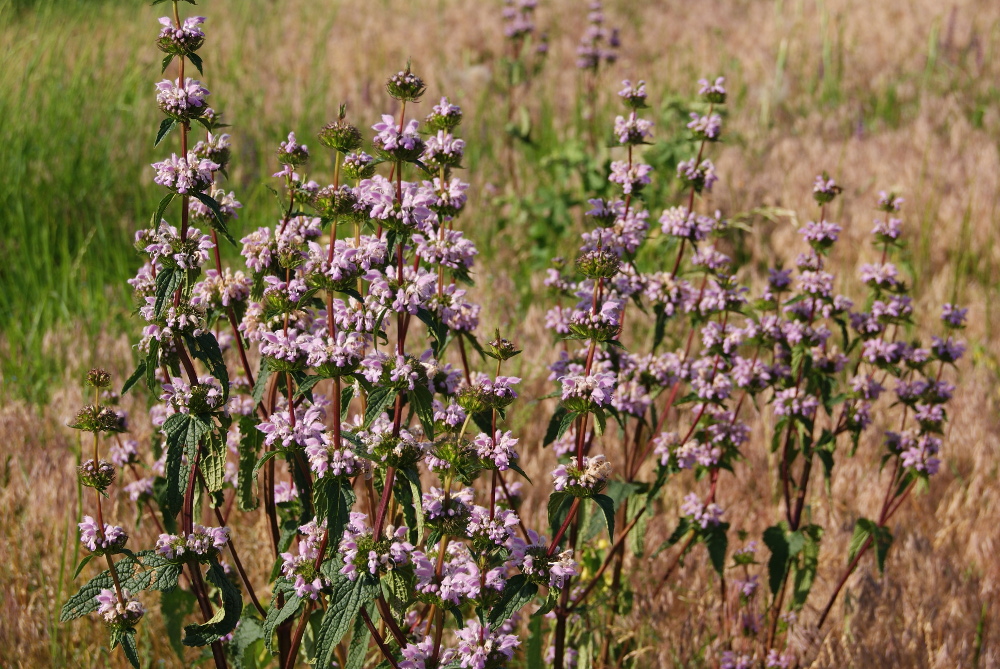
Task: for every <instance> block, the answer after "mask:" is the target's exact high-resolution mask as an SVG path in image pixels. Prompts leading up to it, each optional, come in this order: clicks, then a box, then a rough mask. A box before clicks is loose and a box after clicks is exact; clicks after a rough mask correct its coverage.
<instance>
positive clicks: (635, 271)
mask: <svg viewBox="0 0 1000 669" xmlns="http://www.w3.org/2000/svg"><path fill="white" fill-rule="evenodd" d="M619 96H620V98H621V100H622V103H623V104H624V106H625V108H626V111H625V114H624V115H621V116H618V118H617V119H616V120H615V124H614V133H615V135H616V136H617V139H618V142H619V144H620V146H621V150H622V154H623V155H622V158H623V159H619V160H615V161H613V162H612V163H611V165H610V175H609V176H608V180H609V181H610V182H611V183H612V184H614V186H615V187H616V188H617V189H618V191H619V196H618V197H612V198H610V199H592V200H590V205H591V209H590V211H588V212H587V215H588V217H589V220H590V221H592V227H590V228H589V229H588V230H587V231H586V232H584V233H583V235H582V240H581V245H580V247H579V255H578V256H577V259H576V262H575V266H573V267H572V268H570V267H567V266H566V265H565V263H563V262H562V261H560V264H559V265H557V267H556V268H554V269H550V270H549V273H548V277H547V279H546V284H547V285H548V286H549V287H550V288H551V289H552V290H553V292H554V293H555V294H556V295H557V296H558V303H557V304H556V306H554V307H553V308H552V309H551V310H550V311H549V312H548V315H547V325H548V327H549V328H550V329H551V330H552V331H553V333H554V334H555V335H556V336H557V338H559V339H561V340H562V341H563V346H562V350H561V351H560V355H559V359H558V360H556V361H554V362H553V363H552V365H551V367H550V369H551V371H552V373H551V376H550V378H551V380H553V381H555V382H556V383H557V385H558V390H557V392H558V394H559V397H560V403H559V407H558V409H557V410H556V412H555V413H554V414H553V416H552V419H551V422H550V425H549V430H548V434H547V437H546V444H551V445H552V447H553V448H554V449H555V452H556V455H557V456H558V457H559V459H560V464H559V465H558V466H557V467H556V469H555V470H553V472H552V477H553V479H554V488H555V491H554V492H553V493H552V495H551V497H550V502H549V507H548V510H549V520H550V523H552V525H553V527H559V533H558V535H557V536H558V537H562V536H563V535H566V536H568V537H569V546H570V547H571V548H577V547H580V546H581V545H582V542H586V541H588V539H589V538H590V537H592V536H593V535H594V530H595V525H594V523H593V522H590V521H587V522H583V521H584V519H585V515H584V510H588V511H589V513H588V514H587V516H588V517H590V518H600V519H603V522H601V523H599V526H601V527H603V526H604V525H605V524H606V526H607V529H608V531H609V534H610V535H611V537H612V541H611V543H610V545H609V546H608V548H606V549H604V550H595V549H593V548H588V549H587V550H588V551H589V552H590V554H589V555H588V554H585V555H584V556H583V560H584V562H585V563H587V564H592V565H593V567H592V568H590V567H589V568H588V569H587V570H586V573H585V574H584V576H583V578H581V579H579V580H578V581H576V582H570V583H568V584H567V587H566V588H564V589H563V590H562V591H561V593H560V594H559V601H558V603H557V604H555V606H554V608H553V613H554V617H555V628H554V638H553V644H552V648H551V652H552V657H553V661H554V664H555V667H556V668H557V669H561V668H562V667H564V666H572V665H574V664H575V662H576V659H577V650H576V649H579V648H593V649H596V648H600V650H599V651H597V652H598V653H599V657H597V658H596V660H595V661H597V662H598V663H599V664H601V665H608V664H609V663H615V662H617V663H619V664H620V663H621V662H623V661H624V659H625V658H627V657H628V656H629V653H630V651H631V649H630V648H629V646H628V643H627V642H626V643H622V644H616V643H614V641H613V639H612V636H611V635H612V631H611V630H613V623H614V619H615V616H616V615H618V614H619V613H620V612H622V611H623V609H622V603H621V596H622V590H623V589H624V588H627V587H628V583H629V581H630V579H627V578H626V577H625V576H623V565H624V563H625V556H626V552H627V551H626V545H630V546H631V548H632V551H633V552H634V553H635V555H636V556H637V557H642V556H644V555H646V548H645V546H644V545H643V543H644V542H643V533H644V528H645V526H646V524H647V522H648V519H649V516H651V515H654V514H662V513H664V512H667V513H669V509H670V506H669V505H667V504H666V503H665V502H664V501H663V499H662V498H663V497H664V495H665V493H666V491H667V490H669V489H670V488H671V487H672V486H670V485H668V482H669V481H671V479H678V477H679V475H680V474H681V473H683V472H685V471H691V472H693V473H694V479H693V482H694V484H695V486H697V488H703V489H702V490H698V489H697V488H696V489H694V490H691V491H690V492H688V493H687V494H686V496H684V501H683V503H682V504H681V505H680V507H679V509H677V512H679V517H678V518H677V520H676V521H675V524H674V526H673V527H674V529H673V531H672V532H671V534H670V536H669V538H668V539H667V540H666V541H665V542H664V543H663V544H662V545H661V546H659V547H658V548H657V549H656V550H654V551H653V552H652V555H653V556H654V557H655V556H656V555H657V554H660V553H664V552H667V553H669V554H671V557H670V559H669V563H668V565H666V566H665V568H664V569H663V571H662V576H658V577H657V578H658V580H657V582H656V583H655V585H654V587H653V591H654V593H657V592H659V590H660V588H662V587H663V586H664V585H665V584H667V583H669V581H670V579H671V577H672V576H673V575H674V573H675V569H676V567H677V565H678V564H679V563H680V562H681V560H682V559H683V558H684V557H685V556H686V555H687V554H689V553H690V552H691V551H692V550H693V549H694V548H695V547H696V546H698V545H704V546H705V548H706V553H707V557H708V565H709V566H710V568H711V569H712V570H714V571H715V572H716V573H717V575H718V577H719V578H720V580H721V588H722V589H721V592H720V597H719V599H718V600H717V601H716V606H717V607H718V610H719V624H718V629H717V630H716V631H715V641H714V644H713V647H712V648H711V649H709V650H710V652H711V653H714V654H715V656H716V658H717V661H718V662H719V665H720V666H723V667H741V668H749V667H756V666H767V667H788V666H791V664H792V663H794V661H795V659H794V657H793V653H792V652H791V650H790V649H789V648H788V642H787V639H788V637H787V633H788V631H789V630H790V629H791V627H792V626H793V625H794V624H795V622H796V620H797V619H798V614H799V613H800V612H801V611H802V609H803V607H804V605H805V604H806V602H807V600H808V598H809V595H810V591H811V587H812V584H813V582H814V580H815V578H816V573H817V569H818V566H819V560H818V557H819V553H820V548H821V542H822V538H823V535H824V532H825V528H824V527H823V526H822V525H820V524H818V523H817V522H815V521H814V520H812V519H811V516H810V514H809V513H808V512H807V508H808V500H809V497H808V491H809V486H810V484H812V483H814V479H815V478H816V476H815V475H814V474H815V473H818V471H819V470H822V472H823V475H824V476H825V477H826V478H827V479H829V478H830V477H831V476H832V473H833V470H834V465H835V462H836V460H837V459H838V458H844V457H848V456H851V455H853V454H854V452H855V450H856V449H858V448H859V444H860V443H861V441H860V440H861V438H862V436H863V435H865V434H866V433H868V432H871V431H872V429H871V428H872V423H873V416H874V415H875V414H876V413H878V414H882V415H889V413H890V412H892V413H893V414H894V415H896V416H898V418H897V420H898V421H899V425H898V427H897V428H896V429H895V430H889V431H885V432H884V435H883V437H882V438H881V439H882V442H883V444H884V446H883V448H884V455H883V457H882V470H883V471H887V472H890V475H889V476H888V477H884V478H885V479H887V480H885V481H883V484H884V485H885V486H886V488H885V494H884V502H883V504H882V507H881V510H880V512H879V515H878V517H877V519H874V520H873V519H867V518H863V517H862V518H859V519H858V520H857V523H856V526H855V531H854V537H853V539H852V541H851V546H850V552H849V554H848V556H847V562H848V565H847V567H846V569H845V570H844V573H843V574H842V576H841V578H840V580H839V584H838V585H837V587H836V589H835V591H834V593H833V595H832V596H831V597H830V599H829V601H828V602H827V603H826V605H825V607H824V608H823V610H822V613H821V614H820V616H819V617H818V619H817V620H816V621H815V623H816V624H818V625H822V624H823V623H824V622H825V620H826V618H827V616H828V614H829V612H830V609H831V607H832V606H833V603H834V601H835V600H836V598H837V595H838V594H839V591H840V589H841V588H842V587H843V585H844V583H845V582H846V579H847V578H848V576H849V575H850V574H851V573H852V572H853V570H854V569H855V568H856V567H857V565H858V563H859V562H860V560H861V559H862V558H863V556H864V555H865V554H866V553H867V552H869V551H870V550H871V549H873V548H874V549H875V554H876V557H877V563H878V566H879V569H882V568H883V566H884V563H885V559H886V554H887V552H888V550H889V547H890V545H891V543H892V535H891V533H890V532H889V530H888V528H887V522H888V521H889V519H890V518H891V517H892V515H893V514H894V513H895V512H896V511H897V510H898V509H899V508H900V506H901V504H902V503H903V502H904V501H905V499H906V497H907V496H908V495H909V494H910V493H911V491H912V490H913V489H914V488H915V487H917V486H918V485H921V484H922V483H925V482H926V481H927V479H928V478H929V477H930V476H932V475H933V474H934V473H936V471H937V469H938V466H939V459H938V457H937V455H938V451H939V449H940V448H941V446H942V442H941V435H942V433H943V426H944V424H945V421H946V418H947V414H946V411H945V405H946V403H947V401H948V400H949V399H950V398H951V395H952V391H953V390H954V386H953V385H951V384H950V383H949V382H948V381H947V380H946V379H945V378H944V377H943V375H944V371H945V369H946V368H947V367H949V366H951V365H953V364H954V363H955V361H957V360H958V358H959V357H961V355H962V352H963V350H964V345H963V344H962V343H961V342H959V341H958V340H956V339H954V338H953V337H952V336H950V332H951V331H953V330H955V329H959V328H961V327H962V326H963V322H964V318H965V311H964V310H963V309H960V308H957V307H954V306H952V305H945V309H944V315H943V318H942V321H943V325H944V328H945V330H946V333H947V334H946V335H945V336H940V337H939V336H935V337H933V338H932V340H931V342H930V345H929V346H926V345H922V344H921V343H920V342H919V341H915V340H914V341H907V340H905V339H903V338H902V337H903V334H904V333H905V332H907V331H908V330H909V327H910V326H911V325H913V323H914V321H913V304H912V300H911V298H910V297H909V295H908V288H907V285H906V282H905V280H904V278H903V276H902V273H901V272H900V270H899V269H898V268H897V267H896V266H895V265H894V264H893V263H892V262H891V254H892V252H893V251H894V250H895V249H897V248H899V247H900V245H901V231H902V223H901V220H900V219H899V218H898V217H897V216H898V212H899V210H900V206H901V204H902V200H901V199H900V198H898V197H897V196H895V195H893V194H887V193H883V194H882V195H881V197H880V200H879V202H878V205H877V208H878V210H879V212H880V214H879V218H878V220H876V223H875V227H874V230H873V232H872V234H873V237H874V239H873V242H874V245H875V247H876V251H877V255H878V257H879V260H878V262H875V263H871V264H865V265H863V266H862V267H861V269H860V276H859V279H860V283H861V284H863V286H864V287H865V289H866V290H867V291H868V296H867V298H866V300H865V302H864V306H863V307H856V306H855V303H854V302H853V301H852V300H851V299H850V298H848V297H847V296H845V295H842V294H838V293H837V292H836V291H835V289H834V286H835V277H834V275H833V274H832V273H830V271H829V270H828V268H827V258H828V256H829V254H830V253H831V252H833V250H834V247H835V244H836V242H837V240H838V238H839V235H840V232H841V227H840V226H839V225H837V224H836V223H833V222H831V221H829V220H828V219H827V212H828V210H829V204H830V202H832V201H833V200H834V198H836V197H837V196H838V195H839V194H840V193H841V189H840V187H838V186H837V184H836V183H835V181H834V180H833V179H831V178H830V177H829V176H827V175H825V174H824V175H822V176H820V177H817V179H816V182H815V184H814V186H813V196H814V198H815V200H816V203H817V206H818V212H817V213H818V216H817V218H816V220H815V221H811V222H809V223H807V224H806V225H804V226H802V227H801V229H800V233H801V236H802V238H803V241H804V242H805V244H806V249H805V252H804V253H802V254H800V255H799V257H798V258H797V259H796V261H795V267H794V268H789V269H783V268H781V267H776V268H773V269H771V270H770V274H769V277H768V279H767V282H766V286H765V287H764V289H763V291H762V292H760V293H759V294H758V295H757V296H754V295H753V293H752V292H751V291H750V289H749V288H748V287H747V286H745V285H744V284H743V280H741V278H740V274H741V273H742V272H741V269H740V268H738V267H735V266H734V265H733V262H732V260H731V259H730V257H729V256H728V255H726V253H725V252H724V250H723V249H724V244H725V238H726V237H727V236H729V235H731V234H733V233H734V228H733V226H730V225H729V224H728V223H727V221H726V220H725V218H724V217H723V216H722V215H721V213H720V212H718V211H716V212H714V213H701V212H699V211H698V209H699V207H698V206H696V205H697V204H698V202H699V197H706V196H707V195H708V194H710V192H711V190H712V187H713V185H714V184H715V182H716V181H717V178H718V177H717V175H716V170H715V167H714V165H713V163H712V161H711V160H710V159H709V158H708V157H707V155H706V154H707V150H708V149H709V147H710V146H711V145H712V144H713V143H714V142H717V141H718V140H719V139H720V135H721V127H722V118H721V116H720V114H719V110H720V108H721V107H722V105H724V104H725V102H726V97H727V93H726V89H725V82H724V80H723V79H722V78H718V79H716V80H714V81H712V80H702V81H701V82H700V91H699V96H700V98H701V99H700V102H699V105H698V106H697V107H696V110H695V111H692V113H691V121H690V123H689V124H688V125H687V128H688V130H689V131H690V134H691V140H692V142H693V144H694V146H696V147H697V154H696V155H695V156H693V157H692V158H690V159H689V160H685V161H682V162H681V163H680V164H679V165H678V166H677V174H676V177H677V179H678V180H679V181H680V182H681V184H682V185H683V189H684V191H685V195H686V197H685V201H684V202H683V204H680V205H678V206H674V207H669V208H667V209H666V210H665V211H663V213H662V214H661V215H660V217H659V220H658V222H659V226H658V229H657V228H653V229H651V226H650V223H649V218H650V216H649V212H648V211H646V210H644V209H643V208H642V194H643V188H644V187H645V186H646V185H648V184H649V183H650V181H651V178H652V168H651V167H650V166H649V165H645V164H643V163H642V162H641V157H640V155H639V153H638V152H639V150H640V148H641V145H643V144H645V143H647V142H649V140H650V139H651V136H652V123H651V122H650V121H648V120H645V119H643V118H642V117H641V115H640V113H641V111H642V109H643V108H644V107H645V106H646V97H647V93H646V88H645V85H644V84H643V82H639V83H638V84H632V83H630V82H628V81H626V82H624V88H623V89H622V90H621V91H620V92H619ZM570 270H574V271H570ZM626 315H628V321H629V323H630V324H631V327H630V329H629V330H628V331H626V330H625V328H624V324H625V322H626ZM629 332H634V333H639V335H638V336H627V335H628V333H629ZM642 333H645V334H644V335H643V334H642ZM887 388H891V389H892V391H893V392H887ZM755 407H763V408H762V410H761V411H756V410H755ZM762 413H763V414H765V415H766V414H770V416H771V417H772V418H771V420H772V421H773V424H774V428H773V430H772V431H771V433H772V438H771V450H772V452H773V453H774V458H775V461H776V462H777V471H776V472H775V478H776V480H777V481H778V487H779V491H778V492H779V494H778V495H777V497H776V499H778V503H777V505H775V507H774V508H772V509H770V510H765V511H764V513H766V514H770V515H772V517H774V519H775V524H774V525H772V526H771V527H769V528H767V529H766V530H764V532H763V534H762V535H761V536H760V537H759V538H758V539H754V540H750V541H748V542H746V543H744V544H743V545H741V546H738V547H735V548H733V547H731V546H730V540H731V538H732V537H731V535H732V530H733V529H737V530H739V532H738V534H739V536H740V540H741V541H744V537H747V538H749V531H748V530H749V529H750V528H743V527H740V525H739V523H740V519H739V518H727V514H726V512H725V509H724V507H723V502H724V500H723V498H722V497H723V492H724V489H725V481H724V474H725V472H730V473H732V472H734V471H735V468H736V467H737V465H738V464H739V463H740V462H741V461H743V460H745V459H746V458H745V455H746V449H747V448H749V447H750V441H749V440H750V434H751V428H752V427H753V423H754V422H756V421H758V420H760V418H759V416H760V414H762ZM612 428H614V429H612ZM690 480H691V479H687V478H685V479H678V480H677V482H676V484H674V485H675V486H680V485H685V484H684V483H682V481H690ZM761 503H762V504H765V505H766V504H767V500H766V499H765V500H762V502H761ZM616 528H619V529H617V531H616ZM762 547H766V548H767V549H768V551H769V552H770V556H769V557H767V558H766V559H764V558H763V557H761V558H758V556H757V553H758V552H759V548H762ZM588 560H589V561H588ZM761 567H765V569H764V573H763V574H758V573H757V571H758V570H759V569H760V568H761ZM609 569H610V570H611V571H610V579H609V578H608V575H609V573H608V570H609ZM762 576H763V580H765V581H766V582H767V587H768V590H769V594H764V593H763V592H761V590H762V588H760V587H759V586H758V583H759V581H760V579H761V577H762ZM762 600H763V601H762ZM596 630H601V631H600V632H598V631H596ZM595 642H596V644H597V645H595Z"/></svg>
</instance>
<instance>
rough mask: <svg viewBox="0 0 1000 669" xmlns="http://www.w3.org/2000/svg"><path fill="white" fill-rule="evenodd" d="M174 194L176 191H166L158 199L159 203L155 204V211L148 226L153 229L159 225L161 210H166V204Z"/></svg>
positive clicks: (161, 215)
mask: <svg viewBox="0 0 1000 669" xmlns="http://www.w3.org/2000/svg"><path fill="white" fill-rule="evenodd" d="M175 195H177V193H174V192H173V191H171V192H169V193H167V194H166V195H164V196H163V197H162V198H161V199H160V203H159V204H158V205H156V213H155V214H153V218H152V219H150V226H151V227H152V228H153V229H154V230H155V229H156V228H158V227H160V221H161V220H163V212H165V211H166V210H167V205H168V204H170V201H171V200H173V199H174V196H175Z"/></svg>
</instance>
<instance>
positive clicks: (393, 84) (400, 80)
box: [385, 63, 427, 102]
mask: <svg viewBox="0 0 1000 669" xmlns="http://www.w3.org/2000/svg"><path fill="white" fill-rule="evenodd" d="M385 89H386V90H387V91H388V92H389V95H391V96H392V97H394V98H396V99H397V100H399V101H401V102H419V101H420V96H421V95H423V94H424V91H425V90H427V85H426V84H424V82H423V80H422V79H421V78H420V77H418V76H417V75H415V74H413V73H412V72H411V71H410V65H409V63H407V64H406V69H405V70H403V71H402V72H397V73H396V74H394V75H392V76H391V77H389V81H387V82H386V84H385Z"/></svg>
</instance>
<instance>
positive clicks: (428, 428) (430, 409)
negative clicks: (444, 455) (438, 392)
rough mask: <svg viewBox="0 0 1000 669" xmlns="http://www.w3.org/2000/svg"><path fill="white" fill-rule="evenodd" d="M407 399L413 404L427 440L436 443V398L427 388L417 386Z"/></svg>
mask: <svg viewBox="0 0 1000 669" xmlns="http://www.w3.org/2000/svg"><path fill="white" fill-rule="evenodd" d="M407 399H409V400H410V402H411V403H412V404H413V409H414V411H415V412H416V414H417V418H419V419H420V425H422V426H423V428H424V435H426V437H427V440H428V441H434V396H433V395H431V392H430V391H429V390H427V387H426V386H423V385H417V387H416V388H414V390H413V392H411V393H410V394H408V395H407Z"/></svg>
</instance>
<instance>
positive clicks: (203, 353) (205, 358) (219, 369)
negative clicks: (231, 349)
mask: <svg viewBox="0 0 1000 669" xmlns="http://www.w3.org/2000/svg"><path fill="white" fill-rule="evenodd" d="M184 343H185V344H187V347H188V350H189V351H191V355H192V356H194V357H195V358H196V359H198V360H201V361H202V362H203V363H205V366H206V367H208V371H209V373H210V374H211V375H212V376H214V377H215V378H216V379H218V380H219V385H220V386H222V400H223V401H224V402H225V401H228V400H229V370H228V369H227V368H226V360H225V358H223V357H222V349H221V348H220V347H219V342H218V340H217V339H216V338H215V335H214V334H212V332H210V331H205V332H202V333H201V334H200V335H198V336H197V337H192V336H191V335H184Z"/></svg>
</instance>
